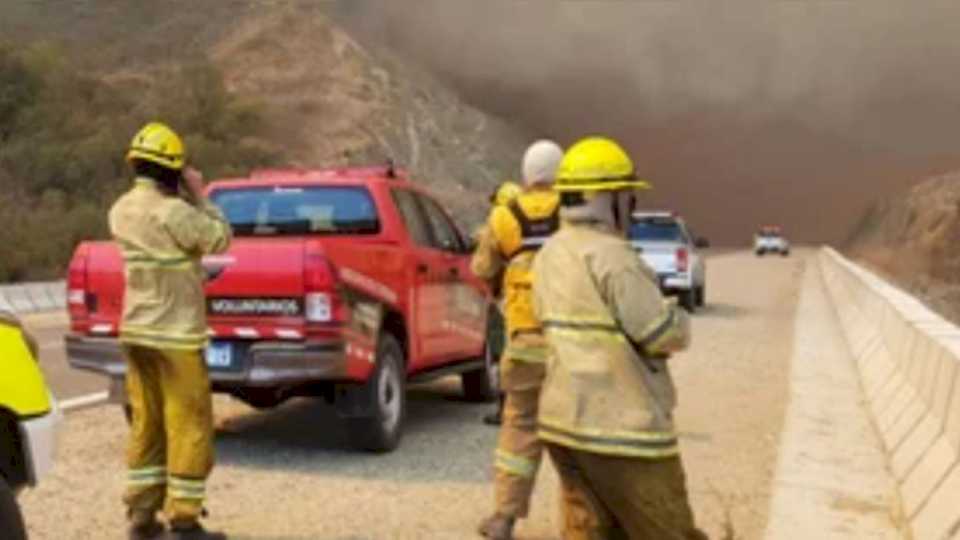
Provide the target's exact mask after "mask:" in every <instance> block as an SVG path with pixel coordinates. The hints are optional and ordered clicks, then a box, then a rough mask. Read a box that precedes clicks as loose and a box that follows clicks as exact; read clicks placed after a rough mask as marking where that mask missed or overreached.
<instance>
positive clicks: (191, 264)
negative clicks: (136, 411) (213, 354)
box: [110, 178, 231, 350]
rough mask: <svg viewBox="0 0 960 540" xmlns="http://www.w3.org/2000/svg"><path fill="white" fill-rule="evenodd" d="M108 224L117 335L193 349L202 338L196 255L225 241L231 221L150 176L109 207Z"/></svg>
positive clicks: (202, 314)
mask: <svg viewBox="0 0 960 540" xmlns="http://www.w3.org/2000/svg"><path fill="white" fill-rule="evenodd" d="M110 231H111V233H112V234H113V237H114V239H115V240H116V241H117V244H118V245H119V247H120V251H121V253H122V254H123V259H124V276H125V278H126V288H125V291H124V300H123V317H122V320H121V324H120V341H121V342H123V343H128V344H132V345H142V346H146V347H154V348H158V349H175V350H195V349H200V348H202V347H203V346H204V345H205V344H206V341H207V317H206V301H205V299H204V293H203V279H204V273H203V268H202V267H201V266H200V258H201V257H202V256H203V255H207V254H211V253H221V252H223V251H225V250H226V249H227V248H228V247H229V245H230V239H231V233H230V225H229V224H228V223H227V221H226V219H225V218H224V217H223V214H222V213H220V211H219V210H218V209H217V208H216V207H215V206H213V205H212V204H210V203H209V202H204V203H202V205H201V206H193V205H191V204H189V203H188V202H186V201H184V200H183V199H181V198H179V197H174V196H169V195H166V194H164V193H162V192H161V191H160V190H159V189H158V187H157V186H156V184H155V183H154V182H153V181H152V180H149V179H145V178H138V179H137V180H136V182H135V185H134V187H133V189H131V190H130V191H128V192H127V193H126V194H124V195H123V196H121V197H120V199H119V200H117V202H116V203H114V205H113V208H111V209H110Z"/></svg>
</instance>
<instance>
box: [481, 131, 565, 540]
mask: <svg viewBox="0 0 960 540" xmlns="http://www.w3.org/2000/svg"><path fill="white" fill-rule="evenodd" d="M562 157H563V149H561V148H560V147H559V146H558V145H557V144H556V143H554V142H552V141H546V140H541V141H537V142H536V143H534V144H533V145H531V146H530V148H529V149H528V150H527V152H526V153H525V155H524V158H523V177H524V183H525V190H524V192H523V193H522V194H521V195H520V196H519V197H517V198H515V199H513V200H512V201H510V202H508V203H507V204H506V205H501V206H496V207H495V208H494V209H493V211H492V212H491V213H490V218H489V221H488V224H487V234H485V235H483V236H482V238H481V242H480V243H479V245H478V246H477V250H476V252H475V253H474V256H473V261H472V264H471V267H472V270H473V272H474V273H475V274H476V275H477V276H479V277H481V278H483V279H487V280H492V279H497V277H498V276H500V275H501V273H502V276H503V277H502V280H503V286H502V290H503V297H504V316H505V318H506V327H507V346H506V348H505V351H504V353H503V355H502V359H501V361H500V387H501V390H502V391H503V392H504V393H505V394H506V399H505V403H504V412H503V426H502V427H501V429H500V437H499V441H498V443H497V450H496V454H495V469H496V470H495V480H494V484H495V490H494V491H495V504H496V510H495V512H494V514H493V515H492V516H491V517H489V518H487V519H486V520H484V522H483V523H481V525H480V534H482V535H483V536H485V537H487V538H495V539H508V538H512V535H513V526H514V523H515V522H516V520H517V519H518V518H524V517H526V516H527V514H528V513H529V510H530V508H529V507H530V495H531V493H532V491H533V485H534V480H535V478H536V474H537V469H538V468H539V465H540V456H541V454H542V447H541V445H540V441H539V440H538V439H537V432H536V418H537V400H538V399H539V395H540V385H541V382H542V381H543V371H544V361H545V359H546V351H547V349H546V342H545V341H544V339H543V334H542V330H541V328H540V323H539V322H538V321H537V319H536V317H534V315H533V303H532V299H531V294H530V293H531V291H530V286H531V275H530V266H531V264H532V262H533V257H534V255H535V254H536V252H537V250H538V249H540V246H542V245H543V243H544V242H545V241H546V239H547V238H549V237H550V235H552V234H553V233H554V232H555V231H556V230H557V229H558V228H559V225H560V216H559V198H558V196H557V194H556V193H555V192H554V191H553V188H552V185H553V179H554V175H555V173H556V170H557V165H559V163H560V159H561V158H562Z"/></svg>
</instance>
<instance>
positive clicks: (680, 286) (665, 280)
mask: <svg viewBox="0 0 960 540" xmlns="http://www.w3.org/2000/svg"><path fill="white" fill-rule="evenodd" d="M660 288H661V289H663V291H664V292H671V291H687V290H690V289H692V288H693V275H692V274H689V273H687V274H661V275H660Z"/></svg>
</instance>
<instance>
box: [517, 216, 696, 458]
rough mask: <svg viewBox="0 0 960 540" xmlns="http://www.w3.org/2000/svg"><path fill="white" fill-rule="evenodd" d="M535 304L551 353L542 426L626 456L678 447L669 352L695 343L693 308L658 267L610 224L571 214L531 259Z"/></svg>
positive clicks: (581, 446)
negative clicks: (682, 304) (668, 290)
mask: <svg viewBox="0 0 960 540" xmlns="http://www.w3.org/2000/svg"><path fill="white" fill-rule="evenodd" d="M533 275H534V276H535V280H534V285H533V292H534V305H535V308H536V313H537V315H538V316H539V318H540V320H541V322H542V324H543V326H544V328H545V330H546V339H547V342H548V343H549V346H550V349H551V353H552V354H550V356H549V360H548V363H547V376H546V379H545V381H544V383H543V390H542V393H541V399H540V417H539V435H540V437H541V438H542V439H545V440H547V441H550V442H553V443H555V444H559V445H562V446H567V447H570V448H574V449H577V450H582V451H587V452H594V453H598V454H607V455H615V456H625V457H639V458H653V459H656V458H666V457H671V456H675V455H677V454H678V452H679V449H678V446H677V438H676V434H675V432H674V425H673V409H674V406H675V403H676V400H675V394H674V386H673V380H672V378H671V376H670V370H669V367H668V365H667V362H666V361H665V360H666V358H667V356H668V355H669V354H670V353H671V352H674V351H677V350H680V349H683V348H685V347H686V346H687V344H688V342H689V322H688V319H687V316H686V314H685V313H684V312H683V311H682V310H680V309H679V308H677V306H676V304H675V303H674V302H672V301H667V300H665V299H664V297H663V296H662V295H661V294H660V290H659V287H658V286H657V282H656V277H655V275H654V273H653V271H652V270H651V269H650V268H649V267H648V266H647V265H646V264H644V263H643V262H642V261H641V259H640V257H638V256H637V253H636V252H635V251H634V250H633V248H632V247H631V246H630V244H629V243H628V242H627V241H625V240H624V239H623V238H622V237H620V236H618V235H616V234H615V233H614V232H613V231H611V230H609V229H608V228H606V227H605V226H602V225H599V224H595V223H564V225H563V227H562V228H561V229H560V232H558V233H557V234H555V235H554V236H553V237H552V238H551V239H550V240H548V241H547V243H546V245H545V246H544V247H543V249H542V250H541V251H540V253H539V254H538V255H537V258H536V260H535V262H534V265H533Z"/></svg>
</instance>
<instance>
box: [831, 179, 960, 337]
mask: <svg viewBox="0 0 960 540" xmlns="http://www.w3.org/2000/svg"><path fill="white" fill-rule="evenodd" d="M848 251H849V252H850V253H851V254H852V255H854V256H855V257H857V258H859V259H860V260H862V261H864V262H866V263H867V264H869V265H871V266H873V267H874V268H876V269H878V270H879V271H881V272H882V273H884V274H886V275H888V276H889V277H891V278H893V279H894V280H895V281H897V282H898V283H899V284H900V285H901V286H903V287H904V288H906V289H908V290H910V291H911V292H913V293H915V294H917V295H918V296H920V297H921V298H923V299H924V300H926V301H927V303H928V304H929V305H930V306H931V307H933V308H934V309H935V310H937V311H939V312H941V313H943V314H944V315H946V316H948V317H950V318H952V319H953V320H955V321H960V171H956V172H952V173H948V174H944V175H942V176H937V177H934V178H930V179H927V180H925V181H923V182H921V183H919V184H917V185H916V186H914V187H913V188H911V189H910V190H909V191H906V192H904V193H902V194H901V195H900V196H898V197H891V198H889V199H887V200H885V201H884V202H882V203H879V204H877V205H875V206H874V207H873V208H871V209H870V211H869V212H867V213H866V214H865V215H864V216H863V218H862V219H861V221H860V223H859V225H858V226H857V228H856V230H855V231H854V232H853V234H852V235H851V237H850V240H849V243H848Z"/></svg>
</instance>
